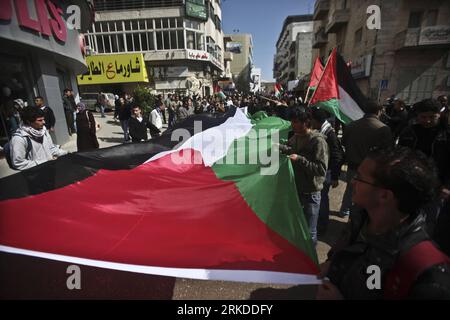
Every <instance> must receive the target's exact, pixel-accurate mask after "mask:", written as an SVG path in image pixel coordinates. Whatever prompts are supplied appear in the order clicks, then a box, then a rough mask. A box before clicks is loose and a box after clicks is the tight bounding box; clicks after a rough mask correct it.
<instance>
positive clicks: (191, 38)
mask: <svg viewBox="0 0 450 320" xmlns="http://www.w3.org/2000/svg"><path fill="white" fill-rule="evenodd" d="M186 45H187V48H188V49H195V32H193V31H186Z"/></svg>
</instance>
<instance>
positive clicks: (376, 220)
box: [318, 148, 450, 299]
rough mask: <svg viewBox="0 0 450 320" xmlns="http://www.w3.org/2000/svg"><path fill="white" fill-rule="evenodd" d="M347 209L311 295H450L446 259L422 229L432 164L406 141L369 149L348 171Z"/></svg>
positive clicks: (433, 180)
mask: <svg viewBox="0 0 450 320" xmlns="http://www.w3.org/2000/svg"><path fill="white" fill-rule="evenodd" d="M352 184H353V197H352V200H353V202H354V203H355V204H357V205H358V207H360V208H362V210H361V211H359V212H357V213H355V214H354V215H353V216H352V219H351V220H350V222H349V224H348V225H347V229H346V231H345V233H344V234H343V236H342V238H341V239H340V240H339V241H338V242H337V243H336V244H335V245H334V246H333V248H332V250H331V251H330V253H329V254H328V257H329V260H328V261H327V262H326V263H324V264H323V265H322V266H321V270H322V276H327V277H328V278H329V280H330V281H324V283H323V284H322V286H321V287H320V288H319V290H318V298H319V299H342V298H344V299H450V259H449V257H448V256H446V255H445V254H443V253H442V252H441V251H440V250H438V249H437V248H436V247H435V246H434V244H433V243H432V242H431V241H430V237H429V235H428V234H427V232H426V231H425V216H424V214H423V211H422V210H421V208H423V207H424V205H426V204H427V203H429V202H430V201H432V200H433V199H434V197H435V196H436V191H437V186H438V181H437V173H436V168H435V166H434V164H433V162H432V161H430V159H428V158H427V157H425V156H424V155H423V154H422V153H420V152H415V151H413V150H411V149H409V148H397V149H390V150H377V151H373V152H370V153H369V155H368V156H367V158H366V159H365V160H364V161H363V162H362V164H361V165H360V166H359V168H358V170H357V174H356V176H355V177H354V178H353V182H352Z"/></svg>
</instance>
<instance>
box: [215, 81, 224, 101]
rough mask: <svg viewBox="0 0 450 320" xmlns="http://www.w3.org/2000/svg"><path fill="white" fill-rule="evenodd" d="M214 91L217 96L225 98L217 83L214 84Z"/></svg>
mask: <svg viewBox="0 0 450 320" xmlns="http://www.w3.org/2000/svg"><path fill="white" fill-rule="evenodd" d="M214 93H215V94H216V96H217V97H219V98H221V99H222V100H225V99H226V98H227V96H226V95H225V93H223V91H222V88H221V87H220V86H219V85H218V84H216V85H215V86H214Z"/></svg>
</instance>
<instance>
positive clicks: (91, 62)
mask: <svg viewBox="0 0 450 320" xmlns="http://www.w3.org/2000/svg"><path fill="white" fill-rule="evenodd" d="M86 62H87V66H88V71H87V72H86V73H84V74H82V75H79V76H78V77H77V80H78V84H79V85H85V84H108V83H125V82H148V75H147V69H146V68H145V61H144V56H143V54H142V53H133V54H112V55H96V56H88V57H87V58H86Z"/></svg>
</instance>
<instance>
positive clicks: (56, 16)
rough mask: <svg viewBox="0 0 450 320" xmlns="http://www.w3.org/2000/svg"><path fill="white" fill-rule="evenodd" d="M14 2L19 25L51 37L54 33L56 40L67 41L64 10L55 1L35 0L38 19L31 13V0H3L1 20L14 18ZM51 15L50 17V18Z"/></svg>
mask: <svg viewBox="0 0 450 320" xmlns="http://www.w3.org/2000/svg"><path fill="white" fill-rule="evenodd" d="M12 3H14V8H15V12H16V15H17V21H18V23H19V26H21V27H23V28H26V29H29V30H32V31H35V32H38V33H40V34H42V35H43V36H47V37H50V36H52V34H53V37H55V39H56V40H59V41H61V42H66V40H67V27H66V24H65V22H64V20H63V11H62V9H61V8H60V7H59V6H57V5H56V4H55V3H54V2H53V1H50V0H34V6H35V8H34V9H35V10H36V16H37V19H36V20H34V19H33V18H32V17H31V15H30V8H29V1H27V0H14V1H11V0H1V1H0V21H10V20H11V19H12V15H13V10H12ZM49 16H50V18H49Z"/></svg>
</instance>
